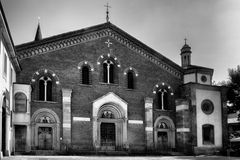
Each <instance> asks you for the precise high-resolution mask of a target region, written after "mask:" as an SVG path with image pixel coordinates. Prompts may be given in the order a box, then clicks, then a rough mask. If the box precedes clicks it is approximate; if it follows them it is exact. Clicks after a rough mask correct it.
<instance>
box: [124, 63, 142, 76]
mask: <svg viewBox="0 0 240 160" xmlns="http://www.w3.org/2000/svg"><path fill="white" fill-rule="evenodd" d="M128 71H133V72H134V73H135V76H136V77H138V75H139V74H138V71H137V70H136V69H135V68H133V67H131V66H130V67H128V68H125V69H124V71H123V74H124V75H127V72H128Z"/></svg>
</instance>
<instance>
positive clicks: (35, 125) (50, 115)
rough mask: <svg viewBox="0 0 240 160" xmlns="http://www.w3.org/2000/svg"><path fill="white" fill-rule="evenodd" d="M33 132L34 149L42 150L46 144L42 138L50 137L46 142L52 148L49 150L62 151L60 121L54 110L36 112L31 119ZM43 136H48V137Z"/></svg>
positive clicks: (44, 109) (45, 109) (42, 109)
mask: <svg viewBox="0 0 240 160" xmlns="http://www.w3.org/2000/svg"><path fill="white" fill-rule="evenodd" d="M31 132H32V134H31V136H32V145H33V147H34V148H36V149H40V150H41V149H42V146H43V145H42V143H45V141H44V139H42V138H46V137H50V139H48V141H46V142H48V145H47V146H50V147H48V148H47V150H52V149H53V150H59V149H60V119H59V117H58V115H57V114H56V113H55V112H54V111H53V110H51V109H47V108H41V109H39V110H37V111H35V112H34V113H33V115H32V117H31ZM43 134H45V135H46V134H47V136H44V135H43ZM49 140H50V142H49Z"/></svg>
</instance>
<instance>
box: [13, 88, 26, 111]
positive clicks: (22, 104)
mask: <svg viewBox="0 0 240 160" xmlns="http://www.w3.org/2000/svg"><path fill="white" fill-rule="evenodd" d="M15 112H27V96H26V95H25V94H24V93H21V92H18V93H16V94H15Z"/></svg>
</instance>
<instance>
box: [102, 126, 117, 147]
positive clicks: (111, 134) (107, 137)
mask: <svg viewBox="0 0 240 160" xmlns="http://www.w3.org/2000/svg"><path fill="white" fill-rule="evenodd" d="M115 145H116V133H115V124H114V123H101V148H102V150H115Z"/></svg>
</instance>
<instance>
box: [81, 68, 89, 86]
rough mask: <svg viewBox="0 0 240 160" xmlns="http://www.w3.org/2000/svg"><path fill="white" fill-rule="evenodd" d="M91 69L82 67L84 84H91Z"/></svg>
mask: <svg viewBox="0 0 240 160" xmlns="http://www.w3.org/2000/svg"><path fill="white" fill-rule="evenodd" d="M89 83H90V82H89V67H88V66H83V67H82V84H89Z"/></svg>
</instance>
